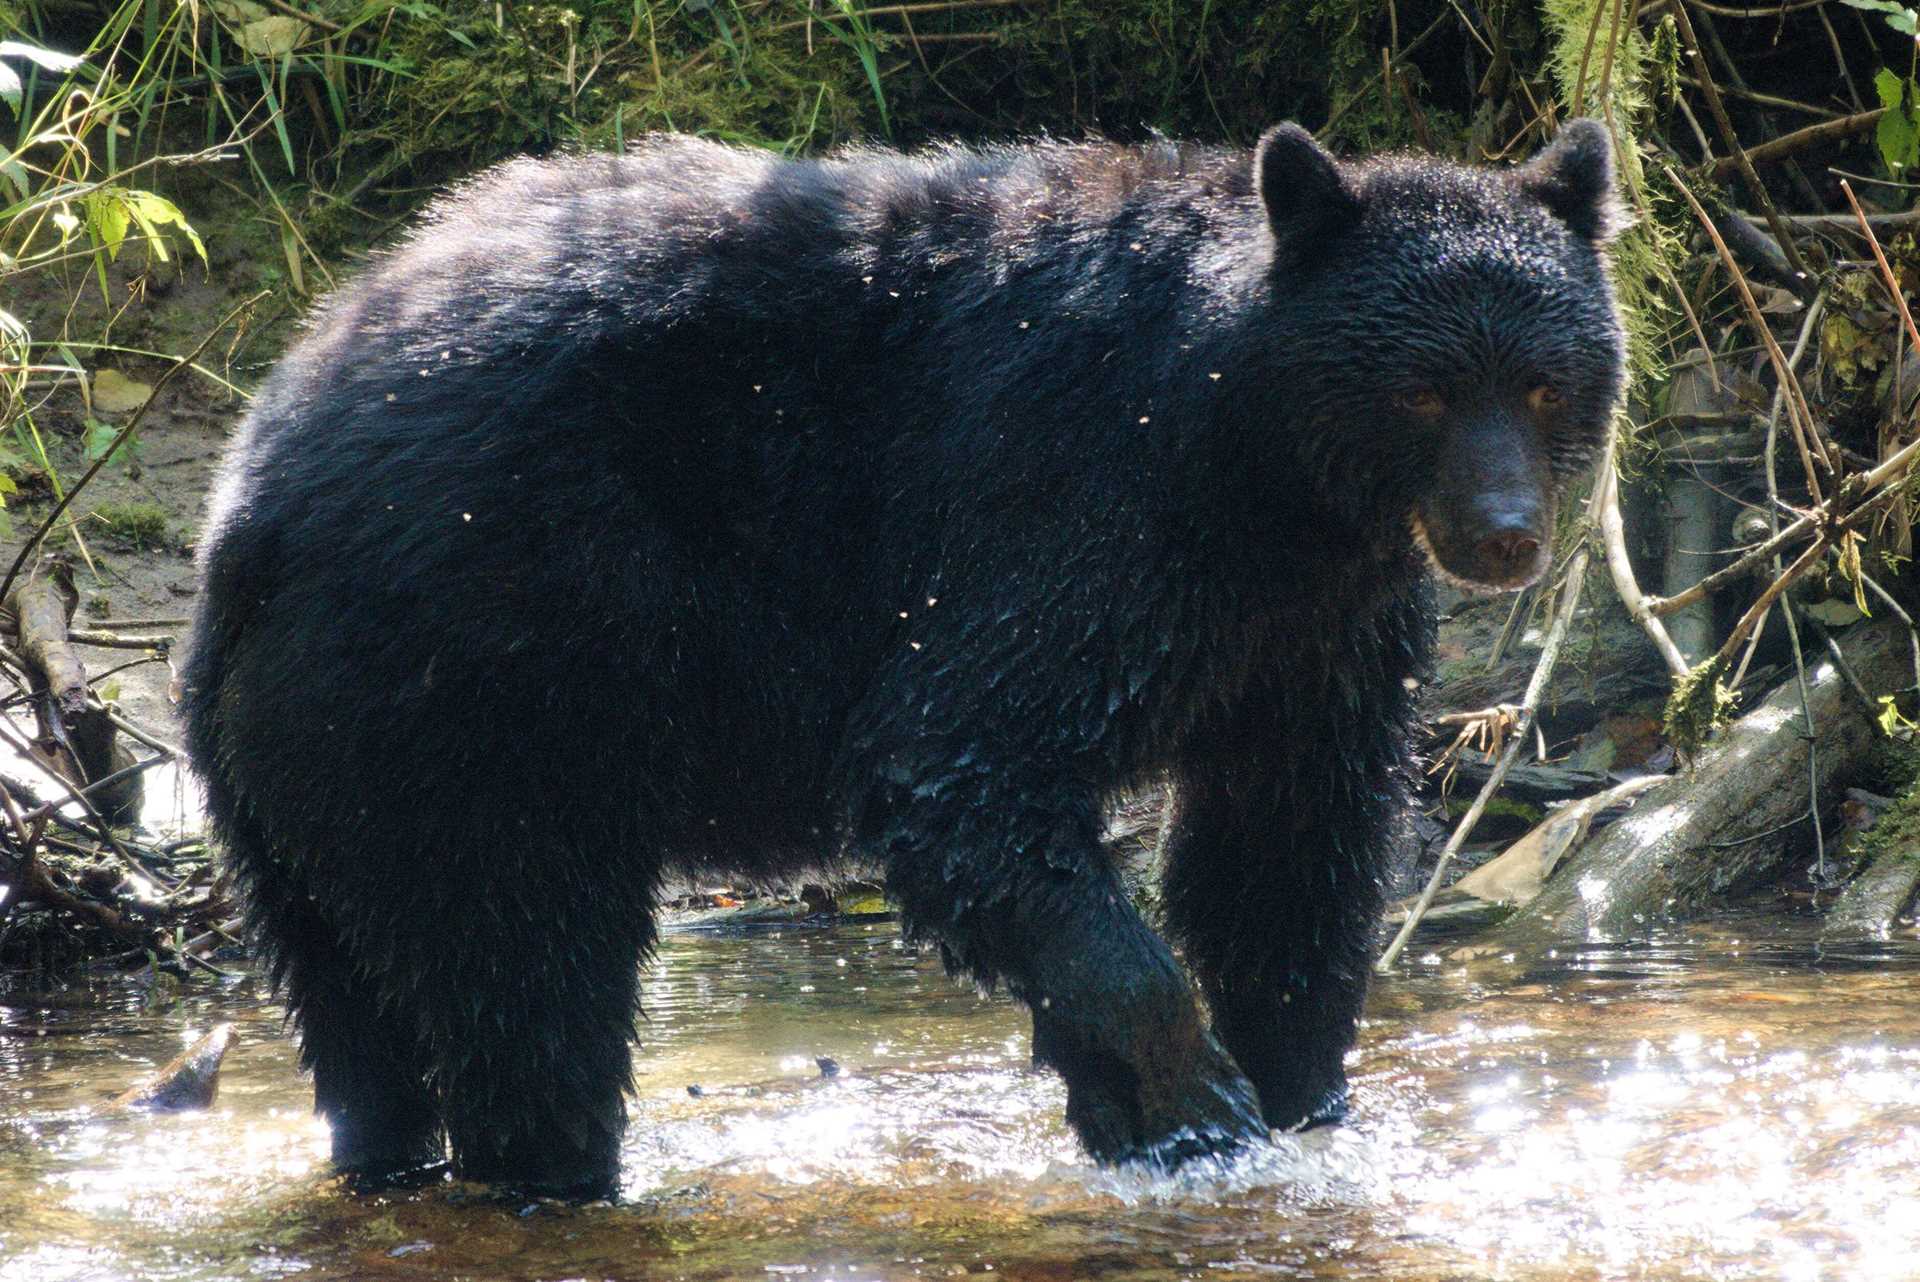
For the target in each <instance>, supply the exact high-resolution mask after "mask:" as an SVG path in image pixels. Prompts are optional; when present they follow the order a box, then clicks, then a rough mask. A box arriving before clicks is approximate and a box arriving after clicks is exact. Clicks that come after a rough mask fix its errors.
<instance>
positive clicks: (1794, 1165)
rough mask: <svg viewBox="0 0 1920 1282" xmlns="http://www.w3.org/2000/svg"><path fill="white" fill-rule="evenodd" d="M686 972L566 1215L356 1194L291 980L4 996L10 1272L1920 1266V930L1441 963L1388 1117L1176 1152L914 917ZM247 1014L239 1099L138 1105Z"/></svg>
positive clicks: (820, 933) (706, 943)
mask: <svg viewBox="0 0 1920 1282" xmlns="http://www.w3.org/2000/svg"><path fill="white" fill-rule="evenodd" d="M1763 932H1764V933H1763ZM646 999H647V1010H648V1015H649V1022H648V1023H647V1024H646V1026H645V1027H644V1028H643V1030H642V1038H643V1042H644V1047H643V1049H642V1050H641V1051H640V1052H639V1053H638V1057H637V1061H636V1062H637V1066H638V1073H639V1078H638V1081H639V1089H638V1096H637V1099H636V1100H635V1101H634V1104H633V1113H634V1123H633V1126H632V1129H631V1132H630V1136H629V1139H628V1142H627V1148H626V1153H625V1162H624V1172H625V1189H624V1194H623V1197H622V1198H621V1200H620V1201H619V1202H618V1203H616V1204H594V1205H587V1206H565V1205H558V1204H550V1203H534V1202H529V1201H526V1200H524V1199H513V1198H508V1197H503V1196H500V1195H498V1194H496V1193H494V1192H492V1191H490V1190H487V1189H484V1188H480V1187H477V1186H470V1185H461V1184H453V1183H440V1184H435V1185H433V1186H430V1187H428V1188H423V1189H419V1190H414V1191H410V1192H396V1193H384V1194H377V1195H368V1194H354V1193H351V1192H349V1191H347V1190H346V1189H345V1188H343V1187H342V1185H341V1183H340V1182H339V1181H337V1180H336V1179H334V1178H332V1177H331V1176H329V1174H328V1173H327V1168H326V1162H325V1153H326V1134H325V1130H324V1127H323V1126H322V1124H321V1123H319V1122H318V1121H316V1120H315V1119H314V1118H313V1117H312V1115H311V1114H310V1112H309V1100H310V1095H309V1088H308V1086H307V1084H306V1083H305V1082H304V1081H302V1080H301V1078H300V1077H299V1076H298V1074H297V1072H296V1070H295V1066H294V1055H293V1048H292V1047H291V1045H290V1044H289V1043H288V1041H287V1040H286V1038H285V1036H284V1034H283V1032H282V1029H281V1024H280V1016H281V1012H280V1010H279V1008H278V1007H277V1006H275V1005H274V1004H273V1003H272V1002H271V1001H270V1000H268V999H267V996H266V994H265V993H264V992H263V991H262V987H261V985H259V984H258V983H257V982H256V981H255V979H253V978H252V977H249V976H241V977H238V978H236V979H235V980H233V981H232V982H230V983H228V984H225V985H220V984H217V983H212V982H208V981H205V980H195V981H193V982H192V983H190V984H188V985H186V986H185V987H184V989H183V992H182V994H181V995H180V996H179V997H178V998H177V999H175V1000H173V1001H171V1002H165V1003H160V1004H158V1006H157V1008H156V1004H155V1003H153V1002H152V1001H150V1000H148V999H147V993H146V987H145V985H144V984H143V983H141V982H140V981H135V980H115V981H112V982H110V983H101V984H97V985H94V986H91V987H88V988H83V989H68V990H63V991H61V992H58V993H51V994H33V993H20V992H14V993H12V994H10V995H9V994H7V993H5V991H4V990H0V1282H80V1280H83V1279H84V1280H88V1282H92V1280H96V1279H98V1280H102V1282H105V1280H109V1279H110V1280H112V1282H123V1280H130V1279H140V1280H147V1279H179V1280H181V1282H212V1280H214V1279H240V1278H283V1277H284V1278H291V1277H297V1278H314V1279H375V1280H379V1279H453V1278H472V1279H552V1280H555V1282H557V1280H559V1279H603V1278H611V1279H623V1280H625V1279H681V1278H684V1279H762V1280H767V1279H772V1280H775V1282H777V1280H778V1279H783V1278H832V1279H839V1280H842V1282H857V1280H879V1279H886V1280H891V1279H907V1278H958V1277H963V1276H966V1277H976V1278H986V1277H1002V1278H1014V1279H1113V1280H1116V1282H1117V1280H1120V1279H1127V1280H1135V1279H1138V1280H1142V1282H1144V1280H1147V1279H1153V1280H1155V1282H1158V1280H1160V1279H1175V1278H1207V1279H1215V1278H1218V1279H1229V1278H1350V1279H1362V1278H1364V1279H1422V1280H1429V1279H1430V1280H1434V1282H1438V1280H1441V1279H1480V1278H1512V1279H1555V1280H1560V1279H1584V1278H1653V1279H1684V1278H1712V1279H1744V1278H1768V1279H1773V1278H1781V1279H1792V1280H1795V1282H1800V1280H1805V1282H1812V1280H1814V1279H1829V1278H1830V1279H1847V1280H1848V1282H1857V1280H1877V1279H1899V1278H1916V1279H1920V943H1916V942H1911V941H1896V942H1893V943H1889V944H1885V945H1879V946H1874V947H1870V948H1859V949H1853V950H1850V951H1846V952H1841V953H1835V952H1832V951H1825V952H1823V951H1821V950H1820V949H1819V948H1817V947H1816V946H1815V945H1814V944H1813V942H1812V936H1811V934H1810V933H1801V932H1800V930H1799V928H1798V927H1796V926H1792V925H1787V926H1782V924H1781V923H1780V922H1779V921H1778V920H1776V919H1769V920H1766V921H1764V922H1762V921H1738V920H1731V921H1723V922H1720V923H1716V924H1714V925H1711V926H1702V927H1694V928H1689V929H1687V930H1686V931H1684V932H1676V933H1673V934H1670V935H1668V936H1666V937H1664V938H1662V939H1661V940H1659V941H1657V942H1655V943H1652V944H1647V945H1641V946H1637V947H1633V948H1608V949H1591V950H1587V951H1585V952H1582V953H1580V954H1578V955H1573V956H1568V957H1565V958H1561V959H1558V960H1555V961H1553V962H1550V963H1542V964H1537V965H1531V966H1526V965H1520V964H1516V963H1513V962H1498V961H1495V962H1482V963H1475V964H1474V965H1473V966H1472V967H1471V968H1462V967H1460V966H1458V965H1454V964H1451V963H1446V962H1443V961H1441V960H1439V959H1438V958H1435V957H1428V958H1426V959H1415V960H1414V961H1412V962H1410V963H1409V964H1408V965H1406V966H1405V967H1403V969H1402V971H1401V973H1400V974H1398V975H1397V976H1395V977H1393V978H1390V979H1387V980H1384V981H1382V982H1380V983H1379V984H1378V985H1377V986H1376V989H1375V993H1374V998H1373V1001H1372V1003H1371V1006H1370V1008H1369V1017H1368V1022H1367V1026H1366V1028H1365V1029H1364V1031H1363V1034H1362V1039H1361V1045H1360V1048H1359V1050H1358V1051H1357V1052H1356V1054H1355V1055H1354V1057H1353V1060H1352V1064H1351V1069H1350V1071H1351V1074H1352V1077H1353V1082H1354V1088H1355V1090H1354V1095H1355V1099H1354V1122H1353V1124H1352V1125H1350V1126H1347V1127H1344V1128H1341V1129H1338V1130H1332V1131H1325V1132H1316V1133H1314V1134H1312V1135H1310V1136H1306V1137H1303V1138H1300V1139H1282V1140H1281V1141H1279V1142H1277V1143H1276V1144H1275V1146H1274V1147H1273V1148H1272V1149H1271V1150H1270V1151H1267V1152H1264V1153H1262V1154H1260V1155H1258V1156H1256V1157H1254V1158H1251V1159H1248V1160H1245V1161H1242V1162H1239V1163H1237V1164H1236V1165H1234V1166H1232V1167H1230V1168H1227V1169H1225V1170H1214V1171H1206V1172H1195V1173H1191V1174H1187V1175H1183V1176H1181V1177H1179V1178H1174V1179H1166V1178H1162V1179H1147V1178H1143V1177H1140V1176H1136V1175H1127V1174H1124V1173H1121V1174H1114V1173H1104V1172H1100V1171H1096V1170H1094V1169H1093V1168H1091V1167H1090V1166H1089V1165H1087V1164H1086V1162H1085V1161H1084V1160H1083V1159H1082V1158H1081V1157H1080V1156H1079V1154H1078V1152H1077V1150H1076V1148H1075V1146H1074V1144H1073V1141H1072V1140H1071V1138H1070V1137H1069V1135H1068V1134H1067V1132H1066V1130H1065V1129H1064V1127H1063V1125H1062V1123H1061V1121H1060V1120H1059V1119H1060V1111H1061V1107H1062V1104H1063V1102H1064V1093H1063V1091H1062V1090H1061V1088H1060V1086H1059V1085H1058V1083H1057V1081H1056V1080H1055V1079H1053V1078H1052V1077H1050V1076H1048V1075H1046V1074H1043V1073H1037V1072H1035V1071H1033V1070H1031V1069H1030V1068H1029V1067H1028V1033H1027V1026H1026V1021H1025V1019H1024V1017H1023V1016H1022V1015H1021V1013H1020V1012H1019V1011H1018V1010H1017V1009H1016V1008H1014V1007H1013V1006H1012V1005H1011V1004H1009V1003H1008V1002H1006V1001H1005V1000H1002V999H981V998H979V997H977V996H976V995H975V994H974V993H972V992H971V991H970V990H967V989H964V988H960V987H958V986H956V985H955V984H953V983H952V982H951V981H949V980H948V979H947V978H946V977H945V976H944V975H943V974H942V973H941V971H940V968H939V965H938V963H937V961H935V960H934V959H933V958H931V957H919V956H915V955H914V954H913V953H912V952H911V951H909V950H907V949H905V948H903V947H902V946H901V945H900V943H899V936H898V932H897V930H896V928H895V927H894V926H893V925H892V924H891V923H889V922H886V921H873V922H856V923H842V924H837V925H832V926H809V925H804V924H791V923H789V924H784V925H781V926H778V927H763V928H755V929H746V930H738V931H735V932H732V933H722V934H705V933H681V934H676V935H670V936H669V937H668V939H667V941H666V944H665V946H664V947H663V949H662V952H661V956H660V958H659V959H658V962H657V964H656V965H655V967H654V969H653V971H652V973H651V974H650V977H649V980H648V983H647V992H646ZM223 1020H224V1021H232V1022H233V1023H234V1024H235V1025H236V1026H237V1031H238V1034H239V1038H238V1041H237V1043H236V1045H235V1047H234V1049H233V1050H232V1051H231V1052H230V1054H229V1055H228V1058H227V1063H226V1068H225V1071H224V1073H223V1076H222V1085H221V1091H220V1096H219V1100H218V1102H217V1103H216V1105H215V1107H214V1108H213V1109H212V1110H211V1111H210V1112H207V1113H200V1114H179V1115H170V1116H165V1115H161V1116H148V1115H142V1114H134V1113H116V1112H114V1111H112V1110H111V1109H109V1108H108V1107H107V1101H109V1100H110V1099H111V1097H112V1096H113V1095H115V1094H117V1093H118V1092H119V1091H120V1090H122V1089H124V1088H125V1087H126V1086H127V1085H129V1084H130V1083H131V1082H133V1081H135V1080H136V1079H138V1078H139V1077H140V1076H142V1074H143V1073H145V1072H147V1071H149V1070H150V1069H152V1068H153V1067H155V1066H157V1065H159V1064H160V1063H162V1062H164V1061H166V1060H167V1059H169V1058H170V1057H172V1056H173V1055H174V1054H177V1053H178V1052H179V1050H180V1049H181V1048H182V1047H183V1046H184V1045H185V1044H186V1043H187V1042H189V1041H190V1040H192V1039H193V1038H195V1037H197V1036H198V1035H200V1034H201V1033H204V1032H205V1031H206V1030H207V1029H208V1028H209V1027H211V1026H212V1025H213V1024H215V1023H217V1022H219V1021H223ZM821 1056H825V1057H830V1058H831V1059H833V1060H834V1061H836V1062H837V1063H838V1064H839V1065H840V1066H841V1071H840V1072H839V1073H838V1074H837V1075H835V1076H831V1077H829V1076H824V1075H823V1074H822V1072H821V1070H820V1068H819V1067H817V1065H816V1059H817V1057H821ZM692 1085H697V1086H699V1087H700V1088H701V1092H702V1093H701V1094H699V1095H697V1096H696V1095H694V1094H691V1093H690V1092H689V1091H688V1087H689V1086H692Z"/></svg>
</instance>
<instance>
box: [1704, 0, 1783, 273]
mask: <svg viewBox="0 0 1920 1282" xmlns="http://www.w3.org/2000/svg"><path fill="white" fill-rule="evenodd" d="M1673 18H1674V21H1675V22H1676V23H1678V24H1679V26H1680V39H1681V42H1682V43H1683V44H1685V45H1686V51H1687V56H1688V58H1689V60H1690V61H1691V62H1692V63H1693V74H1694V75H1695V76H1696V77H1698V78H1699V81H1700V93H1701V96H1702V97H1704V98H1705V99H1706V100H1707V113H1708V114H1709V115H1711V116H1712V117H1713V125H1714V128H1716V129H1718V130H1719V131H1720V140H1721V141H1722V142H1724V143H1725V144H1726V145H1727V150H1728V151H1730V152H1732V153H1733V161H1734V166H1735V168H1736V169H1737V170H1738V171H1739V174H1740V176H1741V177H1742V178H1743V179H1745V180H1746V184H1747V190H1748V191H1749V192H1751V193H1752V195H1753V199H1754V201H1755V202H1756V203H1757V204H1758V205H1759V206H1760V212H1761V213H1762V214H1764V215H1765V216H1766V219H1767V226H1768V227H1770V228H1772V229H1773V238H1774V239H1775V240H1777V241H1779V242H1780V248H1781V250H1782V251H1784V252H1785V253H1786V255H1787V263H1788V265H1789V266H1791V267H1792V268H1793V274H1794V275H1795V276H1797V277H1799V278H1800V279H1801V280H1803V281H1810V280H1812V279H1813V274H1812V273H1811V272H1809V271H1808V270H1807V264H1806V262H1805V260H1803V259H1802V258H1801V257H1800V250H1799V249H1798V248H1797V247H1796V246H1795V245H1794V243H1793V237H1791V236H1789V235H1788V234H1787V228H1786V224H1784V223H1782V222H1781V221H1780V211H1779V210H1777V209H1775V208H1774V207H1773V197H1772V196H1771V195H1769V194H1768V193H1767V188H1766V185H1765V184H1764V183H1762V182H1761V181H1760V175H1759V174H1757V173H1755V172H1754V171H1753V161H1752V160H1750V159H1749V158H1748V156H1747V150H1746V148H1744V147H1742V146H1741V145H1740V135H1739V134H1737V133H1735V132H1734V129H1733V121H1732V120H1731V119H1729V118H1728V116H1727V104H1726V103H1725V102H1724V101H1722V100H1721V97H1720V87H1719V86H1718V85H1716V84H1715V83H1714V80H1713V73H1712V71H1710V70H1709V69H1708V67H1707V55H1706V52H1705V51H1704V50H1702V49H1701V48H1700V40H1699V37H1697V36H1695V35H1694V33H1693V20H1692V19H1691V18H1689V17H1687V6H1686V5H1684V4H1677V5H1675V6H1674V7H1673ZM1674 182H1675V184H1676V185H1678V183H1679V179H1677V178H1676V179H1674Z"/></svg>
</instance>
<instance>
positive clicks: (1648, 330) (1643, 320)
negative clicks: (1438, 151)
mask: <svg viewBox="0 0 1920 1282" xmlns="http://www.w3.org/2000/svg"><path fill="white" fill-rule="evenodd" d="M1616 7H1617V6H1615V5H1614V4H1613V3H1612V0H1544V3H1543V4H1542V6H1541V16H1542V18H1543V20H1544V22H1545V24H1546V27H1547V33H1548V47H1547V54H1548V66H1549V68H1550V69H1551V71H1552V74H1553V79H1554V84H1555V87H1556V88H1557V90H1558V91H1559V98H1560V104H1561V106H1562V108H1563V109H1565V110H1566V111H1567V112H1569V113H1570V114H1572V115H1591V116H1596V117H1598V118H1600V119H1602V120H1604V121H1605V122H1606V123H1607V126H1608V128H1610V129H1611V130H1612V131H1613V135H1614V139H1615V142H1616V144H1617V146H1616V147H1615V159H1616V161H1617V162H1618V164H1619V168H1620V184H1621V189H1622V193H1623V195H1624V197H1625V199H1626V202H1627V205H1628V208H1629V210H1630V211H1631V213H1632V214H1633V215H1634V218H1635V221H1634V223H1633V225H1632V226H1631V227H1629V228H1628V229H1627V230H1626V231H1625V232H1623V233H1622V234H1621V235H1620V236H1619V237H1618V238H1617V239H1616V240H1615V241H1614V243H1613V255H1612V256H1613V282H1614V289H1615V292H1616V293H1617V294H1618V296H1619V299H1620V309H1621V311H1622V313H1623V314H1624V316H1625V318H1626V323H1627V361H1628V367H1629V371H1630V373H1631V376H1632V379H1633V382H1634V384H1635V386H1636V388H1646V387H1649V386H1650V385H1652V384H1654V383H1657V382H1658V381H1659V380H1660V378H1661V376H1662V374H1663V373H1664V368H1663V363H1662V361H1661V357H1660V353H1661V352H1662V351H1663V350H1665V347H1666V344H1665V342H1664V337H1665V335H1666V333H1667V331H1668V330H1669V329H1671V328H1672V327H1673V325H1674V324H1675V323H1676V321H1677V320H1678V317H1677V316H1676V314H1675V310H1674V308H1673V306H1672V305H1671V304H1670V303H1669V302H1668V301H1667V299H1668V298H1669V297H1670V296H1671V292H1672V291H1675V290H1677V289H1678V284H1677V280H1676V274H1675V273H1676V268H1675V264H1678V263H1680V262H1682V261H1683V260H1684V257H1685V254H1684V249H1685V244H1684V234H1685V232H1686V230H1687V228H1688V227H1689V225H1690V221H1691V215H1690V214H1689V212H1688V211H1687V208H1686V202H1685V201H1684V200H1682V199H1681V198H1680V196H1679V195H1678V194H1677V193H1676V192H1674V191H1672V190H1671V189H1670V188H1669V187H1668V185H1667V183H1666V180H1665V179H1664V177H1662V178H1659V179H1658V180H1655V179H1652V178H1650V177H1649V175H1648V174H1647V173H1646V171H1645V169H1644V167H1643V166H1642V165H1641V163H1640V147H1639V135H1640V133H1641V132H1642V131H1643V130H1644V129H1645V128H1646V126H1647V124H1648V123H1649V121H1650V117H1651V114H1652V108H1653V105H1654V103H1655V102H1656V101H1658V100H1660V98H1661V97H1662V96H1663V95H1670V93H1671V86H1672V85H1673V84H1674V83H1675V80H1674V76H1675V70H1676V66H1677V59H1678V56H1679V46H1678V43H1677V41H1676V39H1675V37H1674V35H1673V33H1672V32H1670V31H1666V30H1665V29H1664V28H1665V27H1667V26H1669V25H1670V24H1671V23H1672V21H1673V19H1672V18H1664V19H1662V20H1661V22H1660V23H1658V24H1656V25H1655V27H1654V35H1653V38H1652V39H1649V38H1648V36H1647V35H1646V34H1645V33H1644V32H1643V31H1642V30H1640V29H1639V28H1637V27H1634V26H1631V25H1626V26H1622V27H1621V28H1620V29H1619V30H1618V31H1617V32H1616V31H1615V30H1614V28H1613V27H1612V26H1611V25H1610V23H1609V18H1610V17H1611V16H1612V15H1613V14H1614V12H1615V9H1616ZM1609 55H1611V56H1609Z"/></svg>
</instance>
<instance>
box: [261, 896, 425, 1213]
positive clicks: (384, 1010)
mask: <svg viewBox="0 0 1920 1282" xmlns="http://www.w3.org/2000/svg"><path fill="white" fill-rule="evenodd" d="M312 902H313V901H312V900H311V898H310V897H309V896H307V895H306V894H305V893H304V892H301V891H298V890H296V891H295V893H293V894H289V895H286V896H284V897H276V902H272V903H268V902H265V897H264V896H259V895H256V897H255V915H256V917H258V918H260V919H261V925H262V926H263V927H264V929H263V931H262V934H263V936H264V937H265V938H267V939H269V940H271V941H273V944H272V947H273V954H274V971H275V974H276V976H277V978H278V980H279V984H280V987H281V990H282V991H283V992H284V993H285V995H286V999H287V1004H288V1007H289V1009H290V1010H291V1011H292V1012H293V1017H294V1020H295V1022H296V1024H297V1025H298V1027H299V1030H300V1062H301V1065H302V1067H304V1068H306V1069H308V1070H309V1071H310V1072H312V1074H313V1095H314V1108H315V1110H316V1111H317V1112H319V1113H320V1114H321V1115H322V1116H323V1117H325V1118H326V1119H327V1123H328V1126H329V1127H330V1128H331V1130H332V1132H333V1164H334V1166H335V1168H336V1169H338V1170H340V1171H342V1172H345V1173H348V1174H353V1175H358V1176H365V1177H370V1178H372V1179H375V1180H381V1179H386V1178H389V1177H395V1176H404V1175H406V1174H409V1173H412V1172H416V1171H420V1170H424V1169H427V1168H429V1167H433V1166H436V1165H440V1164H443V1163H444V1162H445V1161H446V1142H445V1137H444V1134H443V1132H442V1129H441V1123H440V1109H439V1103H438V1101H437V1099H436V1098H435V1093H434V1089H433V1084H432V1080H431V1067H430V1064H429V1061H428V1058H427V1056H426V1055H425V1054H424V1053H423V1051H422V1050H421V1048H420V1046H419V1043H418V1037H417V1034H416V1030H415V1028H414V1027H412V1026H411V1025H410V1023H409V1021H408V1020H407V1019H405V1018H404V1017H403V1016H402V1015H401V1014H400V1012H399V1011H398V1010H396V1009H395V1008H394V1006H393V1005H392V1004H391V1003H389V1002H385V1001H383V1000H382V998H381V993H380V992H379V991H378V990H377V989H376V987H375V983H376V981H375V980H374V979H373V977H372V976H371V974H370V972H369V971H368V970H367V969H366V968H364V967H363V966H361V965H359V964H357V963H356V962H355V960H354V958H353V957H352V956H350V955H349V953H348V952H347V950H346V949H345V948H344V947H343V946H342V945H341V942H340V937H339V935H338V934H337V932H335V930H334V929H333V928H332V927H331V926H330V925H329V923H328V922H327V921H326V920H325V919H324V918H323V917H322V916H321V915H320V914H319V913H318V912H316V911H315V910H314V908H313V907H312Z"/></svg>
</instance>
